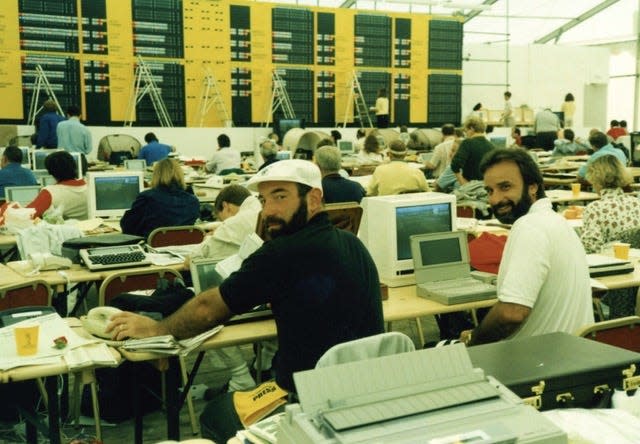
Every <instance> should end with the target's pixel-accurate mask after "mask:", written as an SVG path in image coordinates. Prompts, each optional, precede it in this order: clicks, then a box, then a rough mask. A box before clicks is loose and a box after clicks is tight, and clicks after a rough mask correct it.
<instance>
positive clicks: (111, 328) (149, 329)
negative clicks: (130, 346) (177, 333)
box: [106, 311, 167, 341]
mask: <svg viewBox="0 0 640 444" xmlns="http://www.w3.org/2000/svg"><path fill="white" fill-rule="evenodd" d="M162 330H163V329H162V328H161V327H160V323H159V322H158V321H155V320H153V319H151V318H149V317H147V316H142V315H138V314H135V313H131V312H128V311H124V312H122V313H119V314H117V315H114V316H113V317H112V318H111V323H109V325H108V326H107V330H106V331H107V333H111V338H112V339H113V340H114V341H124V340H125V339H126V338H136V339H138V338H149V337H151V336H161V335H164V334H167V332H165V331H162Z"/></svg>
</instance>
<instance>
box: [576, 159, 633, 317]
mask: <svg viewBox="0 0 640 444" xmlns="http://www.w3.org/2000/svg"><path fill="white" fill-rule="evenodd" d="M587 180H588V181H589V183H591V185H593V188H594V190H595V191H596V192H597V193H598V194H600V200H596V201H593V202H591V203H590V204H589V205H587V207H586V208H585V209H584V212H583V213H582V231H581V234H580V240H581V241H582V244H583V245H584V249H585V250H586V252H587V253H599V252H600V250H601V249H602V247H604V246H605V245H606V244H607V243H609V242H613V241H616V240H619V239H620V235H621V234H622V233H623V232H625V231H628V230H630V229H635V228H638V221H639V220H640V200H638V198H637V197H636V196H633V195H629V194H624V193H623V191H622V189H623V188H624V187H625V186H627V185H629V184H630V183H631V182H632V181H633V180H632V178H631V175H630V174H629V172H628V171H627V169H626V168H625V167H624V166H623V165H622V164H621V163H620V161H619V160H618V159H616V158H615V157H614V156H602V157H600V158H598V159H596V160H595V161H593V163H591V165H589V168H588V169H587ZM629 290H630V289H626V288H625V289H621V290H615V291H609V292H607V294H606V296H605V297H603V298H602V301H603V302H604V303H605V304H607V305H608V306H609V318H610V319H614V318H619V317H623V316H632V315H634V314H635V305H636V304H635V302H636V297H635V294H636V293H637V287H634V288H633V294H629Z"/></svg>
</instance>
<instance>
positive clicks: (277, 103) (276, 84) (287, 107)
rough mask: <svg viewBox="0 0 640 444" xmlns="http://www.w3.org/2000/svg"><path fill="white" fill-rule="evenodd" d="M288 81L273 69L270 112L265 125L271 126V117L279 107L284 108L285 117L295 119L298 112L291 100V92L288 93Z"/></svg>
mask: <svg viewBox="0 0 640 444" xmlns="http://www.w3.org/2000/svg"><path fill="white" fill-rule="evenodd" d="M285 85H286V83H285V81H284V80H282V77H280V74H279V73H278V71H277V70H275V69H274V70H273V74H272V75H271V102H270V103H269V112H268V113H267V117H266V119H265V121H264V125H263V126H269V123H271V117H272V116H273V115H274V114H275V112H276V111H277V110H278V109H280V108H281V109H282V113H283V114H284V118H285V119H295V118H296V114H295V112H294V111H293V106H292V105H291V100H289V94H288V93H287V88H286V87H285Z"/></svg>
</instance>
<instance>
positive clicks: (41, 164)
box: [31, 149, 83, 179]
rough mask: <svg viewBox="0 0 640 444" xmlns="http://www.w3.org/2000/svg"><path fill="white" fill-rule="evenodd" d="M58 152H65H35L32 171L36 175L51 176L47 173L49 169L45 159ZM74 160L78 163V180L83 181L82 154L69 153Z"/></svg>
mask: <svg viewBox="0 0 640 444" xmlns="http://www.w3.org/2000/svg"><path fill="white" fill-rule="evenodd" d="M56 151H64V150H61V149H56V150H42V149H41V150H33V154H32V163H31V165H32V170H33V172H34V174H36V175H37V174H42V175H44V174H49V172H48V171H47V167H46V166H45V159H46V158H47V156H48V155H49V154H51V153H55V152H56ZM69 154H71V157H73V160H74V161H75V163H76V173H77V174H76V179H82V177H83V176H82V154H80V153H69Z"/></svg>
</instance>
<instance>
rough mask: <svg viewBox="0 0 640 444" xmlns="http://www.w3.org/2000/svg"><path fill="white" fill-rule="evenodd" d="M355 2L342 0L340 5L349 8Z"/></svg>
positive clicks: (353, 0) (354, 0)
mask: <svg viewBox="0 0 640 444" xmlns="http://www.w3.org/2000/svg"><path fill="white" fill-rule="evenodd" d="M355 4H356V0H344V1H343V2H342V4H341V5H340V7H341V8H350V7H352V6H353V5H355Z"/></svg>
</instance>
